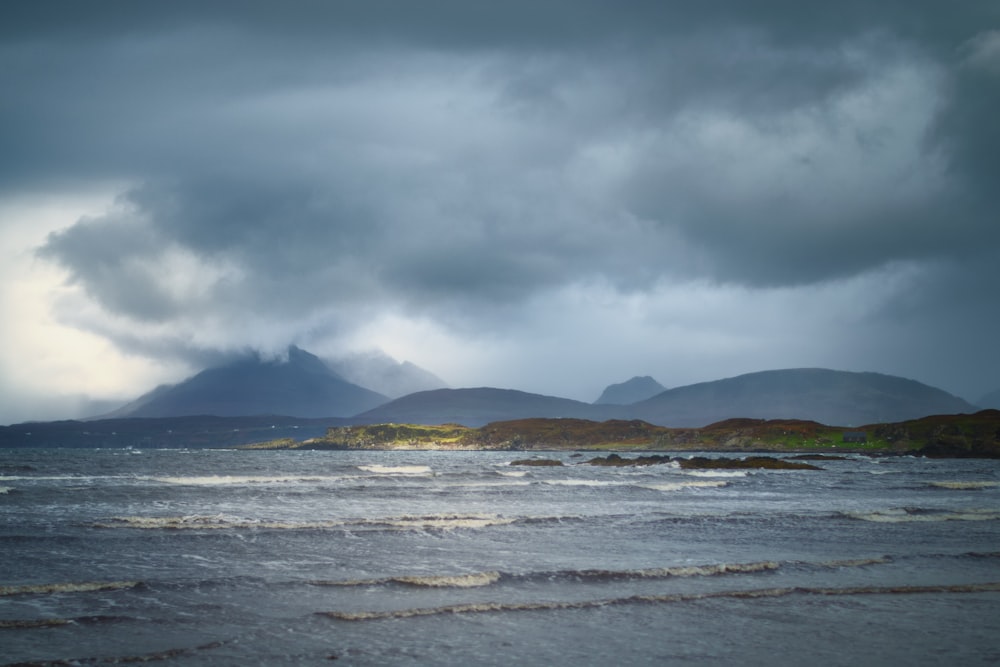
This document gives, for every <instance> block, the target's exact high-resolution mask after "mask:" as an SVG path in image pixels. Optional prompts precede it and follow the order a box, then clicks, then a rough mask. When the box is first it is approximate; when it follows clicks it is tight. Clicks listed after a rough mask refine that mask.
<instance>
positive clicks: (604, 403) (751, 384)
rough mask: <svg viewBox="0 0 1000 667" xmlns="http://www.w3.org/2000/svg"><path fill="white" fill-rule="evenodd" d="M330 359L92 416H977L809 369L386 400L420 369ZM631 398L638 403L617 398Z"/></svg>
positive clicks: (230, 368)
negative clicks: (570, 390) (574, 390)
mask: <svg viewBox="0 0 1000 667" xmlns="http://www.w3.org/2000/svg"><path fill="white" fill-rule="evenodd" d="M332 363H333V364H334V368H336V369H340V370H341V371H343V373H338V372H337V371H336V370H334V368H331V367H330V365H328V364H327V363H324V362H323V361H322V360H321V359H319V358H318V357H317V356H315V355H313V354H311V353H309V352H306V351H304V350H301V349H299V348H297V347H294V346H292V347H290V348H289V350H288V356H287V358H285V359H270V358H264V357H262V356H260V355H259V354H250V355H247V356H245V357H243V358H240V359H238V360H237V361H234V362H232V363H230V364H227V365H224V366H219V367H216V368H210V369H207V370H204V371H202V372H200V373H198V374H197V375H194V376H193V377H191V378H188V379H187V380H185V381H183V382H181V383H179V384H176V385H165V386H161V387H157V388H156V389H154V390H153V391H151V392H149V393H147V394H145V395H143V396H140V397H139V398H138V399H136V400H135V401H132V402H131V403H129V404H128V405H126V406H124V407H123V408H120V409H119V410H116V411H114V412H113V413H110V414H107V415H103V416H102V417H104V418H128V417H178V416H191V415H214V416H219V417H237V416H253V415H285V416H288V417H298V418H323V417H326V418H342V419H346V420H347V421H349V422H351V423H356V424H372V423H385V422H394V423H414V424H444V423H457V424H462V425H465V426H472V427H478V426H482V425H484V424H487V423H489V422H494V421H509V420H517V419H527V418H532V417H548V418H560V417H572V418H579V419H589V420H593V421H603V420H607V419H629V420H631V419H640V420H643V421H647V422H649V423H651V424H657V425H660V426H672V427H702V426H706V425H708V424H711V423H714V422H718V421H722V420H725V419H731V418H739V417H746V418H755V419H802V420H812V421H817V422H820V423H823V424H828V425H837V426H857V425H863V424H874V423H880V422H898V421H904V420H908V419H916V418H920V417H924V416H927V415H933V414H956V413H971V412H976V411H977V410H978V408H977V406H974V405H972V404H970V403H968V402H966V401H964V400H962V399H960V398H958V397H955V396H953V395H951V394H949V393H947V392H945V391H942V390H940V389H936V388H934V387H930V386H928V385H925V384H922V383H920V382H917V381H915V380H908V379H905V378H901V377H896V376H891V375H882V374H879V373H855V372H847V371H835V370H828V369H821V368H798V369H785V370H769V371H761V372H757V373H748V374H746V375H740V376H737V377H732V378H726V379H722V380H716V381H712V382H702V383H698V384H693V385H688V386H684V387H676V388H674V389H669V390H663V388H662V386H661V385H660V384H659V383H657V382H656V381H655V380H654V379H653V378H651V377H649V376H637V377H634V378H632V379H630V380H628V381H627V382H623V383H620V384H614V385H610V386H609V387H608V388H607V389H605V390H604V392H603V393H602V394H601V397H600V398H599V399H598V401H597V402H595V403H593V404H591V403H584V402H582V401H576V400H571V399H567V398H561V397H557V396H546V395H542V394H533V393H529V392H524V391H518V390H515V389H498V388H493V387H478V388H462V389H448V388H435V389H427V390H421V391H414V392H410V393H407V394H405V395H403V396H400V397H398V398H395V399H390V398H388V396H387V394H386V393H382V392H377V391H373V390H372V388H371V387H370V386H361V384H360V381H366V382H371V383H373V386H376V387H378V388H381V389H383V390H386V391H389V392H392V393H397V392H399V391H405V389H406V387H410V386H426V385H428V384H430V385H432V386H433V385H434V384H438V383H442V381H441V379H440V378H438V377H437V376H435V375H433V374H432V373H430V372H429V371H425V370H424V369H421V368H419V367H417V366H415V365H413V364H408V363H405V362H404V363H399V362H397V361H396V360H394V359H392V358H391V357H388V356H387V355H384V354H382V353H368V354H363V355H356V356H353V357H344V358H341V359H339V360H335V361H334V362H332ZM345 375H346V377H345ZM351 380H358V381H359V382H352V381H351ZM636 396H638V397H639V398H640V400H633V401H629V399H630V398H634V397H636ZM986 398H989V396H988V397H984V399H986ZM983 407H988V405H987V404H984V406H983Z"/></svg>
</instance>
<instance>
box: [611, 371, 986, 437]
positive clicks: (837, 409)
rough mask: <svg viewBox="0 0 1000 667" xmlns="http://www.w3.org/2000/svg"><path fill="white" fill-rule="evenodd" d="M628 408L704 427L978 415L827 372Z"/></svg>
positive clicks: (946, 400) (669, 394) (947, 397)
mask: <svg viewBox="0 0 1000 667" xmlns="http://www.w3.org/2000/svg"><path fill="white" fill-rule="evenodd" d="M626 409H627V411H628V418H630V419H643V420H645V421H648V422H650V423H653V424H660V425H664V426H675V427H679V426H685V427H701V426H705V425H707V424H711V423H713V422H717V421H722V420H724V419H729V418H733V417H748V418H754V419H803V420H813V421H817V422H820V423H822V424H828V425H838V426H855V425H862V424H876V423H881V422H899V421H906V420H909V419H917V418H920V417H925V416H927V415H935V414H956V413H972V412H976V411H977V410H978V408H977V407H976V406H973V405H971V404H970V403H967V402H966V401H964V400H962V399H960V398H958V397H956V396H952V395H951V394H949V393H947V392H945V391H942V390H941V389H936V388H934V387H929V386H927V385H925V384H922V383H920V382H917V381H915V380H907V379H904V378H901V377H896V376H892V375H882V374H879V373H851V372H847V371H833V370H827V369H823V368H797V369H789V370H774V371H762V372H759V373H749V374H747V375H740V376H738V377H733V378H727V379H724V380H716V381H714V382H702V383H699V384H693V385H688V386H685V387H678V388H676V389H669V390H667V391H664V392H662V393H660V394H658V395H656V396H654V397H652V398H649V399H646V400H645V401H640V402H639V403H635V404H633V405H630V406H628V407H627V408H626Z"/></svg>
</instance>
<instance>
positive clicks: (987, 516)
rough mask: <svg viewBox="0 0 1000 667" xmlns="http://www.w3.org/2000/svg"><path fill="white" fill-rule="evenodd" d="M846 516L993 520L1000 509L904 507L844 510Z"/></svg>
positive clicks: (888, 519)
mask: <svg viewBox="0 0 1000 667" xmlns="http://www.w3.org/2000/svg"><path fill="white" fill-rule="evenodd" d="M845 515H846V516H849V517H851V518H852V519H861V520H863V521H875V522H877V523H930V522H935V521H995V520H997V519H1000V510H990V509H967V510H960V511H955V512H913V511H907V510H905V509H890V510H878V511H875V512H846V513H845Z"/></svg>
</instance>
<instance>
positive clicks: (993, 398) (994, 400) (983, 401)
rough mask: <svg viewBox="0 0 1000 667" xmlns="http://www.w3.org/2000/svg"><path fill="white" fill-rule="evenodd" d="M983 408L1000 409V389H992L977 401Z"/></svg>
mask: <svg viewBox="0 0 1000 667" xmlns="http://www.w3.org/2000/svg"><path fill="white" fill-rule="evenodd" d="M976 405H978V406H979V407H981V408H992V409H994V410H1000V389H997V390H996V391H991V392H990V393H988V394H986V395H985V396H983V397H982V398H980V399H979V402H978V403H976Z"/></svg>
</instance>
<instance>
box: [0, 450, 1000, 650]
mask: <svg viewBox="0 0 1000 667" xmlns="http://www.w3.org/2000/svg"><path fill="white" fill-rule="evenodd" d="M523 456H524V453H516V454H511V453H502V452H293V451H266V452H238V451H225V450H192V451H184V450H171V451H164V450H150V451H135V450H0V516H2V522H0V557H2V559H3V563H4V566H3V571H2V575H0V655H2V658H0V664H12V663H18V662H29V663H33V664H47V663H48V664H52V663H55V662H56V661H76V662H77V663H79V664H104V663H110V662H114V661H119V662H120V661H126V660H140V659H142V660H148V661H161V662H164V663H167V664H176V665H229V664H232V665H254V664H259V665H276V664H282V665H285V664H290V665H312V664H318V663H323V664H328V660H329V659H330V658H333V657H336V658H337V659H338V664H354V665H378V664H412V665H424V664H443V665H467V664H485V665H489V664H510V663H514V664H529V665H533V664H537V665H551V664H574V665H577V664H584V665H587V664H593V665H599V664H600V665H603V664H623V663H628V664H671V663H674V662H677V663H684V664H693V665H723V664H727V665H728V664H744V665H773V664H802V663H804V662H806V661H808V662H809V663H810V664H815V665H852V666H857V665H883V664H901V663H906V664H911V665H938V664H956V663H958V662H961V663H963V664H986V663H991V664H992V663H995V662H996V661H998V660H1000V613H998V612H1000V465H998V463H997V462H993V461H980V460H966V461H961V460H947V461H941V460H926V459H917V458H887V459H869V458H864V457H857V458H851V459H849V460H845V461H823V462H820V463H819V465H820V466H821V467H823V468H824V469H823V470H821V471H731V470H719V471H683V470H680V469H678V468H676V467H674V466H670V465H657V466H649V467H643V468H607V467H591V466H586V465H580V462H581V461H584V460H586V458H588V457H589V456H590V455H589V454H585V455H583V456H579V455H574V454H573V453H558V454H546V455H545V456H546V457H556V458H559V459H561V460H563V461H564V462H565V464H566V465H565V466H563V467H512V466H510V465H508V463H509V462H510V461H511V460H512V459H515V458H523Z"/></svg>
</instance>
